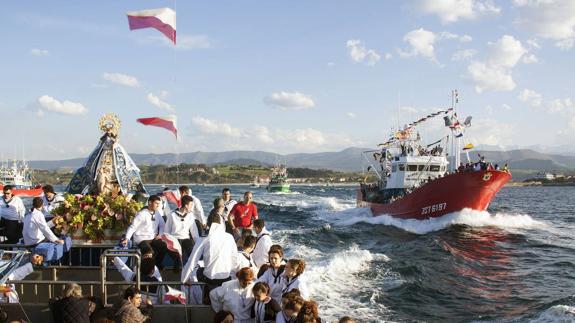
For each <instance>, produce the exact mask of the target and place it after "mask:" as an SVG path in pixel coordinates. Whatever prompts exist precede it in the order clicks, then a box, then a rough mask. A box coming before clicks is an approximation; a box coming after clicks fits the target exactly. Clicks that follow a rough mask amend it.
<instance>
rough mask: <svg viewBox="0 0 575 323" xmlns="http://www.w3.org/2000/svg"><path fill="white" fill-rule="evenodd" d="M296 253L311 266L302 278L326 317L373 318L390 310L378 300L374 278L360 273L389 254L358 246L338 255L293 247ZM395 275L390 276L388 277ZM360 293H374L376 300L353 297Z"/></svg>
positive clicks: (372, 296) (294, 253)
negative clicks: (368, 300)
mask: <svg viewBox="0 0 575 323" xmlns="http://www.w3.org/2000/svg"><path fill="white" fill-rule="evenodd" d="M293 256H294V257H302V258H304V259H306V264H307V265H306V268H309V269H307V270H306V271H305V273H304V275H302V280H303V281H304V282H305V283H306V284H307V286H308V288H309V290H310V293H311V295H312V298H313V299H314V300H316V301H318V304H319V305H320V315H321V316H322V317H323V318H328V320H332V319H337V318H339V317H340V316H341V315H343V314H342V313H345V315H350V316H352V317H361V318H363V319H364V320H370V321H373V320H377V319H378V318H381V317H382V316H383V314H384V313H388V312H389V310H388V309H387V308H386V307H385V306H384V305H382V304H380V303H378V302H376V301H375V299H377V298H378V297H379V294H378V293H379V292H378V291H377V288H374V287H375V286H374V284H373V282H374V281H373V280H372V279H366V278H362V277H360V276H359V274H360V273H362V272H366V271H368V270H370V268H371V267H372V264H371V263H372V262H373V261H380V262H387V261H389V258H388V257H387V256H386V255H383V254H373V253H371V252H370V251H368V250H363V249H360V248H359V247H358V246H357V245H352V246H351V247H350V248H348V249H345V250H343V251H340V252H337V253H336V254H335V255H333V254H332V255H326V254H325V253H323V252H321V251H319V250H315V249H312V248H309V247H306V246H302V245H299V246H297V247H295V248H294V250H293ZM396 277H397V276H396V275H390V276H389V277H388V278H387V279H396ZM382 279H385V278H382ZM378 281H380V280H379V279H378ZM357 293H362V294H367V295H371V296H370V297H369V299H374V301H370V302H367V303H366V302H365V301H362V300H360V299H358V297H352V296H351V295H353V294H357Z"/></svg>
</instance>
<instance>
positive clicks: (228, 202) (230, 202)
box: [222, 187, 238, 234]
mask: <svg viewBox="0 0 575 323" xmlns="http://www.w3.org/2000/svg"><path fill="white" fill-rule="evenodd" d="M222 199H224V217H225V219H226V232H228V233H230V234H231V233H233V231H232V226H231V225H230V224H229V223H228V216H229V214H230V211H231V210H232V209H233V208H234V205H236V204H237V203H238V201H236V200H234V199H232V193H231V191H230V189H229V188H227V187H224V189H223V190H222Z"/></svg>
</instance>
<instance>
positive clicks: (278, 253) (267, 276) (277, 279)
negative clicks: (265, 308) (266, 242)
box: [258, 248, 285, 302]
mask: <svg viewBox="0 0 575 323" xmlns="http://www.w3.org/2000/svg"><path fill="white" fill-rule="evenodd" d="M283 256H284V253H283V249H281V248H270V251H269V253H268V258H269V266H267V269H266V270H265V271H264V272H263V274H262V275H261V276H260V277H259V278H258V282H264V283H266V284H268V286H269V287H270V297H271V298H273V299H275V300H276V301H277V302H281V299H282V289H283V280H282V274H283V273H284V269H285V265H284V264H282V260H283ZM258 276H259V273H258Z"/></svg>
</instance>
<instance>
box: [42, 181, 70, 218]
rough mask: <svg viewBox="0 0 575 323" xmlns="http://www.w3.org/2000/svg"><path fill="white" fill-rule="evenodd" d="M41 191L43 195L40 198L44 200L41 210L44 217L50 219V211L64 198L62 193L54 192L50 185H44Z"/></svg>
mask: <svg viewBox="0 0 575 323" xmlns="http://www.w3.org/2000/svg"><path fill="white" fill-rule="evenodd" d="M42 191H43V192H44V195H42V200H43V201H44V207H43V208H42V212H43V213H44V216H45V217H46V219H51V218H53V217H54V216H53V215H52V211H53V210H54V209H56V208H57V207H58V206H60V204H62V203H63V202H64V201H65V199H64V197H63V196H62V195H60V194H56V193H55V192H54V187H53V186H52V185H44V187H42Z"/></svg>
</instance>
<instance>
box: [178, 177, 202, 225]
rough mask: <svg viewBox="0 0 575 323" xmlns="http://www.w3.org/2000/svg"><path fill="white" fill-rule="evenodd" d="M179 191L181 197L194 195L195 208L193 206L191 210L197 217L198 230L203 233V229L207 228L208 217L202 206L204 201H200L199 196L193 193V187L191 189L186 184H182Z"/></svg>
mask: <svg viewBox="0 0 575 323" xmlns="http://www.w3.org/2000/svg"><path fill="white" fill-rule="evenodd" d="M178 191H179V192H180V199H181V198H183V197H184V196H186V195H188V196H191V197H192V199H193V201H194V204H193V208H192V210H191V212H192V214H193V215H194V218H195V219H196V225H197V226H198V232H200V234H201V233H203V231H204V230H205V229H206V225H207V219H206V215H205V214H204V208H203V207H202V202H201V201H200V199H199V198H197V197H195V196H194V195H192V189H190V188H189V187H188V186H186V185H182V186H180V187H179V188H178ZM201 235H203V234H201Z"/></svg>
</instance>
